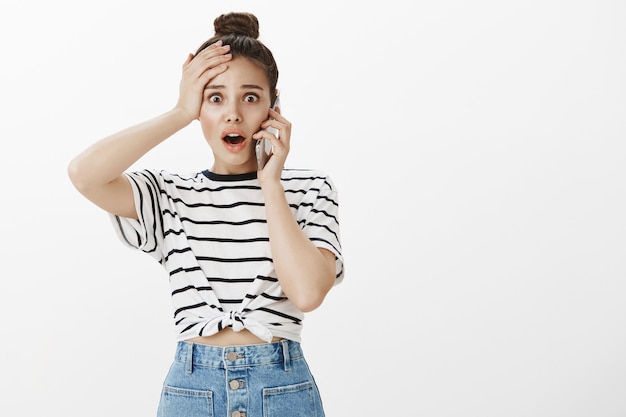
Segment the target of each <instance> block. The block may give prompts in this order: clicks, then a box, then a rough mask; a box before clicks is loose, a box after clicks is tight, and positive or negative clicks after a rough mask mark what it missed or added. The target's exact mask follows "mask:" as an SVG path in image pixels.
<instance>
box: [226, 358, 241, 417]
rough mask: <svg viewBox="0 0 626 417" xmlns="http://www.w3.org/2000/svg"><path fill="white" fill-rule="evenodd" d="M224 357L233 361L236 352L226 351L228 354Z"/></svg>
mask: <svg viewBox="0 0 626 417" xmlns="http://www.w3.org/2000/svg"><path fill="white" fill-rule="evenodd" d="M226 359H228V360H229V361H231V362H234V361H235V360H236V359H237V354H236V353H235V352H228V355H226ZM237 412H238V411H237ZM233 417H239V416H235V415H234V414H233Z"/></svg>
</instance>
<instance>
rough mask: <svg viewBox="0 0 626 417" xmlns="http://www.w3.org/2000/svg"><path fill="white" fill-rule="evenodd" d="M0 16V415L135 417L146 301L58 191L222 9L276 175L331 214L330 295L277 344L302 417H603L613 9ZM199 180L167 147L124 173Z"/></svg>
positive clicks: (159, 376) (623, 284)
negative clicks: (264, 111)
mask: <svg viewBox="0 0 626 417" xmlns="http://www.w3.org/2000/svg"><path fill="white" fill-rule="evenodd" d="M1 4H2V5H1V6H0V42H1V47H2V48H1V51H0V53H1V54H2V62H3V63H2V76H1V77H0V83H1V84H0V100H1V106H2V108H1V110H2V112H1V117H2V121H1V123H0V129H1V130H0V147H1V149H0V167H1V168H2V175H3V178H4V180H3V181H2V193H1V195H0V199H1V200H0V210H1V222H0V236H1V237H2V250H1V252H0V256H1V268H0V275H1V278H2V279H1V281H0V282H1V284H0V285H1V286H2V289H1V290H0V317H1V320H2V321H1V323H0V324H1V328H0V330H1V332H2V343H1V344H0V366H1V368H0V369H1V371H0V415H2V416H7V417H8V416H39V415H46V416H63V417H71V416H80V417H83V416H94V417H98V416H153V415H155V412H156V406H157V403H158V399H159V394H160V387H161V383H162V381H163V378H164V376H165V373H166V371H167V368H168V367H169V364H170V360H171V358H172V353H173V348H174V333H173V329H172V325H171V322H170V314H171V312H170V304H169V298H168V286H167V277H166V276H165V273H164V272H163V271H162V270H161V267H160V266H159V265H157V264H156V263H155V262H154V261H153V260H152V259H151V258H150V257H148V256H147V255H143V254H141V253H137V252H134V251H132V250H130V249H127V248H125V247H123V246H122V245H121V243H120V242H119V241H118V240H117V238H116V237H115V236H114V232H113V230H112V228H111V226H110V223H109V220H108V219H107V217H106V215H105V214H104V213H103V212H101V211H100V210H99V209H97V208H95V207H94V206H92V205H91V204H90V203H89V202H87V201H86V200H85V199H83V198H82V197H81V196H80V195H79V194H78V193H77V192H76V191H75V190H74V189H73V188H72V187H71V184H70V183H69V180H68V179H67V175H66V167H67V164H68V162H69V161H70V159H71V158H72V157H73V156H74V155H76V154H77V153H78V152H80V151H82V150H83V149H84V148H85V147H86V146H88V145H89V144H91V143H92V142H94V141H95V140H97V139H99V138H101V137H103V136H105V135H108V134H109V133H113V132H114V131H116V130H119V129H122V128H124V127H126V126H128V125H130V124H134V123H136V122H139V121H142V120H145V119H147V118H149V117H153V116H156V115H158V114H160V113H162V112H164V111H166V110H168V109H169V108H171V107H172V106H173V105H174V103H175V100H176V98H177V92H178V81H179V76H180V67H181V65H182V63H183V61H184V59H185V57H186V55H187V53H189V52H192V51H194V50H195V49H196V47H197V46H199V45H200V44H201V43H202V42H203V41H204V40H205V39H206V38H208V37H209V36H211V35H212V34H213V27H212V23H213V19H214V18H215V17H216V16H217V15H218V14H220V13H223V12H228V11H232V10H247V11H252V12H254V13H255V14H256V15H257V16H258V17H259V20H260V23H261V39H262V40H263V41H265V42H266V43H267V44H268V46H270V48H271V49H272V50H273V51H274V54H275V56H276V59H277V61H278V64H279V68H280V71H281V75H280V79H279V87H280V88H281V91H282V105H283V114H284V115H285V116H286V117H288V118H289V119H290V120H291V121H292V123H293V126H294V127H293V136H292V144H293V146H292V153H291V155H290V159H289V160H288V164H289V165H290V166H294V167H312V168H320V169H323V170H325V171H327V172H329V173H330V174H331V176H332V178H333V179H334V181H335V183H336V185H337V186H338V188H339V191H340V200H341V206H340V207H341V208H340V210H341V211H340V215H341V222H342V238H343V247H344V252H345V259H346V271H347V274H346V278H345V281H344V283H343V284H341V285H340V286H338V287H336V288H335V289H334V290H333V291H332V292H331V294H330V295H329V296H328V298H327V300H326V302H325V304H324V305H323V306H322V308H320V309H319V310H317V311H315V312H313V313H311V314H309V315H308V316H307V320H306V321H305V323H306V326H305V330H304V333H303V337H304V340H303V345H304V349H305V352H306V353H307V355H308V357H309V362H310V365H311V367H312V369H313V372H314V374H315V376H316V378H317V381H318V384H319V386H320V389H321V392H322V395H323V399H324V403H325V406H326V413H327V415H328V416H329V417H335V416H347V415H350V416H394V415H403V416H427V417H447V416H455V417H456V416H476V417H491V416H493V417H496V416H497V417H501V416H506V417H517V416H533V417H544V416H545V417H554V416H568V417H573V416H581V417H583V416H584V417H587V416H593V417H618V416H626V355H624V352H625V351H626V303H625V302H624V300H625V296H626V281H625V279H626V262H625V257H624V254H625V249H626V220H625V218H626V217H625V214H626V183H625V174H626V145H625V142H624V141H625V139H626V122H625V120H626V118H625V116H626V80H625V77H626V76H625V74H626V25H625V24H624V22H626V3H625V2H623V1H618V0H615V1H608V0H594V1H591V0H589V1H577V0H568V1H566V0H561V1H558V0H541V1H539V0H534V1H533V0H526V1H496V0H492V1H488V0H477V1H462V0H444V1H429V2H413V1H399V0H390V1H384V2H341V1H337V0H334V1H327V0H322V1H316V2H310V3H306V2H288V1H271V2H270V1H266V2H262V1H248V2H245V1H220V2H215V1H197V0H193V1H179V2H174V1H167V2H166V1H120V0H107V1H106V2H87V1H70V0H57V1H50V2H48V1H44V0H37V1H30V2H29V1H16V0H14V1H8V0H3V1H2V3H1ZM210 163H211V155H210V152H209V149H208V147H207V145H206V144H205V142H204V140H203V138H202V136H201V132H200V129H199V127H198V125H193V126H191V127H189V128H187V129H186V130H184V131H182V132H180V133H179V134H177V135H176V136H175V137H174V138H172V139H171V140H170V141H168V142H166V143H165V144H163V145H162V146H160V147H159V148H157V149H156V150H154V151H153V152H152V153H151V154H149V155H147V156H146V157H145V158H143V159H142V160H141V161H139V163H138V164H137V166H140V167H159V168H167V169H171V170H184V171H193V170H197V169H204V168H206V167H208V166H209V165H210Z"/></svg>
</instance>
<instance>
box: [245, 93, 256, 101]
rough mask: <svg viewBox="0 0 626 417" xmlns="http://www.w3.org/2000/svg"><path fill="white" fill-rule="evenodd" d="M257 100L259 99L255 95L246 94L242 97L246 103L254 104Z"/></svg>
mask: <svg viewBox="0 0 626 417" xmlns="http://www.w3.org/2000/svg"><path fill="white" fill-rule="evenodd" d="M258 99H259V97H258V96H257V95H256V94H247V95H246V96H245V97H244V101H245V102H246V103H254V102H255V101H257V100H258Z"/></svg>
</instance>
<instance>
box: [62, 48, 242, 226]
mask: <svg viewBox="0 0 626 417" xmlns="http://www.w3.org/2000/svg"><path fill="white" fill-rule="evenodd" d="M228 49H229V47H228V46H222V45H221V43H216V44H214V45H211V46H210V47H208V48H206V49H205V50H203V51H202V52H200V53H199V54H198V56H197V57H194V56H193V55H191V54H190V55H189V56H188V57H187V60H186V61H185V63H184V64H183V75H182V79H181V82H180V93H179V98H178V102H177V104H176V106H175V107H174V109H172V110H170V111H168V112H166V113H164V114H162V115H160V116H158V117H155V118H154V119H151V120H148V121H145V122H143V123H140V124H137V125H135V126H132V127H130V128H127V129H125V130H122V131H121V132H118V133H115V134H113V135H111V136H108V137H106V138H104V139H101V140H100V141H98V142H96V143H94V144H93V145H91V146H90V147H88V148H87V149H86V150H85V151H83V152H82V153H80V154H79V155H78V156H76V157H75V158H74V159H73V160H72V161H71V162H70V164H69V167H68V175H69V177H70V179H71V181H72V183H73V184H74V186H75V187H76V188H77V189H78V191H80V192H81V193H82V194H83V195H84V196H85V197H87V198H88V199H89V200H90V201H92V202H93V203H94V204H96V205H98V206H99V207H101V208H103V209H104V210H106V211H108V212H110V213H113V214H116V215H119V216H123V217H129V218H135V219H136V218H137V213H136V210H135V203H134V198H133V193H132V189H131V186H130V183H129V182H128V179H127V178H126V176H125V175H123V173H124V171H125V170H126V169H128V168H129V167H130V166H131V165H132V164H133V163H135V162H136V161H137V160H138V159H139V158H141V157H142V156H143V155H144V154H146V153H147V152H148V151H150V150H151V149H152V148H154V147H155V146H157V145H158V144H160V143H161V142H163V141H165V140H166V139H167V138H169V137H171V136H172V135H173V134H174V133H176V132H178V131H179V130H181V129H182V128H184V127H185V126H187V125H188V124H190V123H191V122H192V121H193V120H194V119H197V118H198V116H199V114H200V106H201V104H202V92H203V90H204V86H205V85H206V84H207V83H208V82H209V80H210V79H212V78H213V77H215V76H216V75H218V74H220V73H222V72H224V71H225V70H226V68H227V66H226V64H225V62H227V61H228V60H230V59H231V56H230V55H229V54H226V52H227V51H228ZM194 58H195V59H194Z"/></svg>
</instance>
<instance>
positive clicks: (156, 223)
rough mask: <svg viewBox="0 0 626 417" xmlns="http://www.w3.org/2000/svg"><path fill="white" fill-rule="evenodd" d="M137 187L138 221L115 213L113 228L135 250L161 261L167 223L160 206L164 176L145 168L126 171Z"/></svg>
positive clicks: (135, 190) (134, 190) (131, 181)
mask: <svg viewBox="0 0 626 417" xmlns="http://www.w3.org/2000/svg"><path fill="white" fill-rule="evenodd" d="M125 175H126V176H127V178H128V180H129V182H130V184H131V187H132V189H133V196H134V199H135V208H136V210H137V216H138V218H139V219H138V220H135V219H130V218H125V217H121V216H116V215H113V214H111V215H110V218H111V221H112V222H113V227H114V228H115V231H116V233H117V235H118V237H119V238H120V240H121V241H122V242H123V243H124V244H126V245H127V246H130V247H132V248H135V249H139V250H141V251H143V252H145V253H147V254H149V255H151V256H152V257H153V258H155V259H156V260H157V261H159V262H161V260H162V254H161V252H160V251H159V250H158V247H159V242H161V241H162V240H163V223H162V219H161V214H160V213H161V209H160V202H159V196H160V190H161V187H160V185H159V182H160V175H159V174H158V173H157V172H154V171H150V170H143V171H137V172H131V173H126V174H125Z"/></svg>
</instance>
